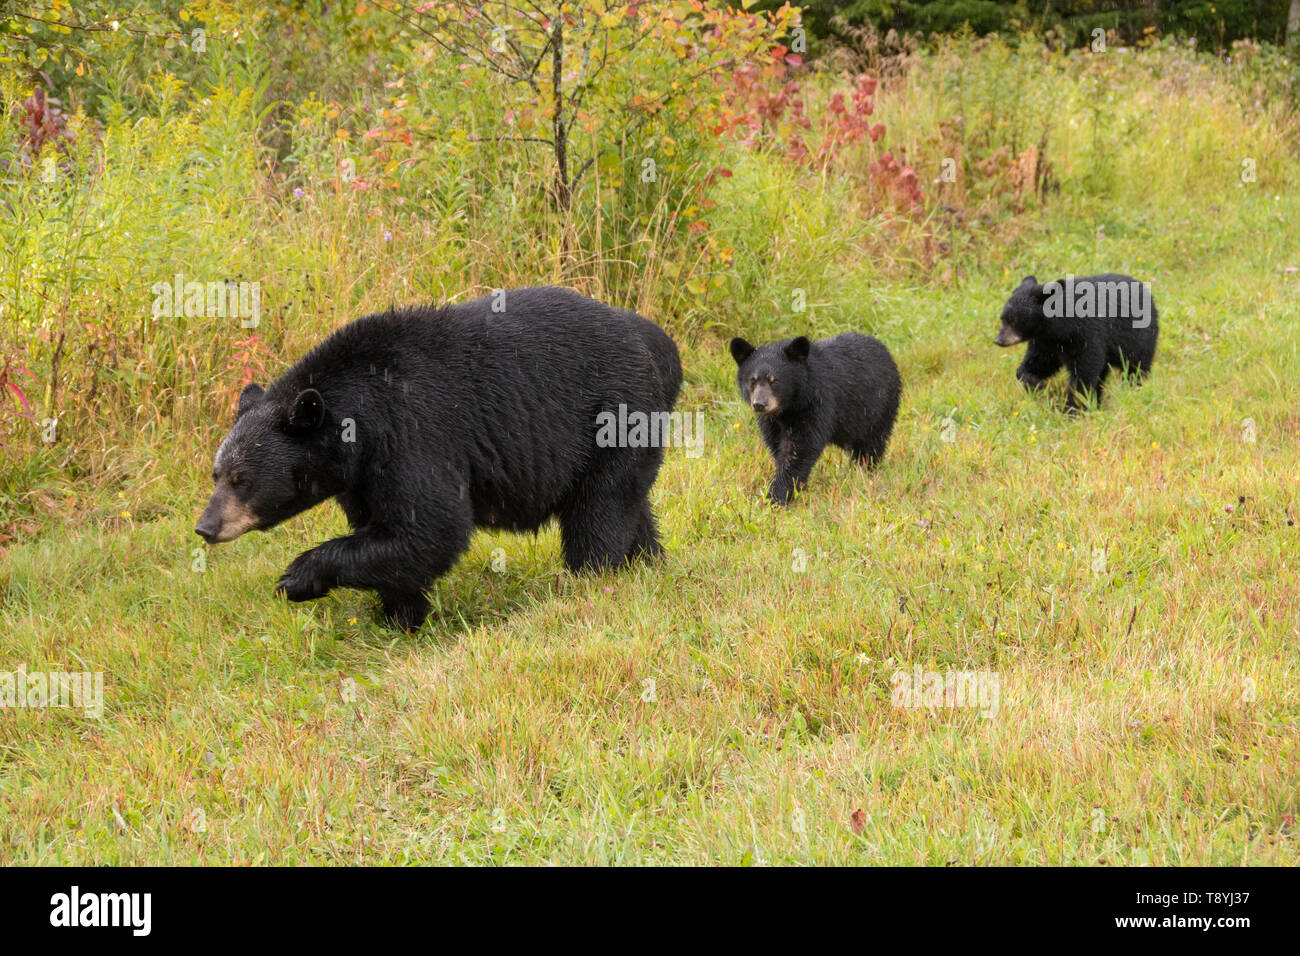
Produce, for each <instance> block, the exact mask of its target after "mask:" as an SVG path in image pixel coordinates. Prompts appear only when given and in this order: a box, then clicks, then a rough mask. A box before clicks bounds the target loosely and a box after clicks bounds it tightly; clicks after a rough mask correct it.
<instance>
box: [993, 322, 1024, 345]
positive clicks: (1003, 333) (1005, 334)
mask: <svg viewBox="0 0 1300 956" xmlns="http://www.w3.org/2000/svg"><path fill="white" fill-rule="evenodd" d="M1023 341H1024V339H1022V338H1021V337H1020V335H1019V334H1018V333H1017V332H1016V330H1015V329H1013V328H1011V326H1009V325H1004V326H1002V328H1001V329H1000V330H999V331H998V336H997V338H995V339H994V340H993V344H994V345H1001V346H1002V347H1003V348H1006V347H1007V346H1009V345H1019V344H1020V343H1021V342H1023Z"/></svg>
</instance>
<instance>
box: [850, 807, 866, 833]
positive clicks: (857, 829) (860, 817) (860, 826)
mask: <svg viewBox="0 0 1300 956" xmlns="http://www.w3.org/2000/svg"><path fill="white" fill-rule="evenodd" d="M849 826H851V827H852V828H853V832H854V833H857V834H859V835H861V834H862V831H863V830H865V829H866V828H867V815H866V814H865V813H863V812H862V811H861V810H854V811H853V816H851V817H850V818H849Z"/></svg>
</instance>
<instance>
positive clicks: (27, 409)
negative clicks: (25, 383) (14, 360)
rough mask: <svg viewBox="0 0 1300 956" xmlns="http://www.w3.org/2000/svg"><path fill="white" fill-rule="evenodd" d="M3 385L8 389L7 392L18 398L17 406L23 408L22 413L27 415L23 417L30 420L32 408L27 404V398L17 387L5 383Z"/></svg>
mask: <svg viewBox="0 0 1300 956" xmlns="http://www.w3.org/2000/svg"><path fill="white" fill-rule="evenodd" d="M5 385H6V387H8V389H9V391H11V392H13V393H14V394H15V395H17V396H18V402H19V404H21V405H22V406H23V411H25V412H26V413H27V414H26V415H25V416H24V417H25V418H31V417H32V406H30V405H28V404H27V396H26V395H24V394H23V390H22V389H21V388H19V387H18V386H17V385H15V384H14V383H13V382H5Z"/></svg>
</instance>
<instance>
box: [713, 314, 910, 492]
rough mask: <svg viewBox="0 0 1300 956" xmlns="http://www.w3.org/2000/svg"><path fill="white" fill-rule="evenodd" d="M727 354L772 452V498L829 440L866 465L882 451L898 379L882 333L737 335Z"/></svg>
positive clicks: (791, 486)
mask: <svg viewBox="0 0 1300 956" xmlns="http://www.w3.org/2000/svg"><path fill="white" fill-rule="evenodd" d="M731 357H732V358H734V359H735V360H736V364H737V365H738V366H739V368H738V369H737V372H736V382H737V384H738V385H739V386H740V394H741V396H742V397H743V398H744V399H745V401H746V402H747V403H748V404H749V406H750V407H751V408H752V409H753V410H754V413H755V415H756V416H757V417H758V430H759V431H760V432H761V433H762V435H763V441H764V442H766V443H767V447H768V449H769V450H770V451H771V452H772V457H773V458H774V459H775V460H776V475H775V476H774V477H773V478H772V485H771V487H770V488H769V490H768V492H767V496H768V498H769V499H771V500H772V501H774V502H776V503H777V504H782V505H784V504H788V503H789V502H790V498H791V497H792V496H793V495H794V493H795V491H797V490H799V489H802V488H803V486H804V485H805V484H806V483H807V481H808V476H809V475H810V474H812V469H813V465H815V464H816V463H817V459H818V458H820V457H821V454H822V451H823V450H824V449H825V448H826V446H827V445H828V444H830V445H839V446H840V447H841V448H843V449H845V450H846V451H847V452H848V453H849V454H850V455H852V456H853V460H854V461H855V462H858V463H860V464H862V463H865V464H866V465H867V466H869V467H874V466H875V464H876V462H877V461H879V460H880V457H881V456H882V455H883V454H884V453H885V445H887V444H888V443H889V435H890V432H892V431H893V429H894V419H895V418H896V417H897V415H898V401H899V397H900V396H901V394H902V382H901V380H900V379H899V375H898V366H897V365H895V364H894V359H893V357H892V356H891V355H890V354H889V349H887V348H885V346H884V343H882V342H881V341H880V340H879V339H875V338H872V337H871V336H869V335H861V334H859V333H857V332H845V333H843V334H841V335H837V336H835V337H834V338H829V339H822V340H821V341H818V342H810V341H809V340H808V339H807V338H806V337H804V336H802V335H801V336H799V337H798V338H794V339H784V340H782V341H780V342H775V343H772V344H770V345H761V346H758V347H757V348H755V347H754V346H752V345H750V344H749V343H748V342H746V341H745V340H744V339H741V338H735V339H732V340H731Z"/></svg>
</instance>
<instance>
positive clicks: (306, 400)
mask: <svg viewBox="0 0 1300 956" xmlns="http://www.w3.org/2000/svg"><path fill="white" fill-rule="evenodd" d="M324 421H325V399H323V398H321V397H320V392H318V391H316V389H314V388H305V389H303V390H302V391H301V392H299V393H298V397H297V398H295V399H294V400H293V411H291V412H290V413H289V422H288V426H287V428H288V431H289V432H290V433H291V434H295V435H301V434H304V433H306V432H309V431H314V430H315V429H317V428H319V427H320V426H321V425H322V424H323V423H324Z"/></svg>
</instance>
